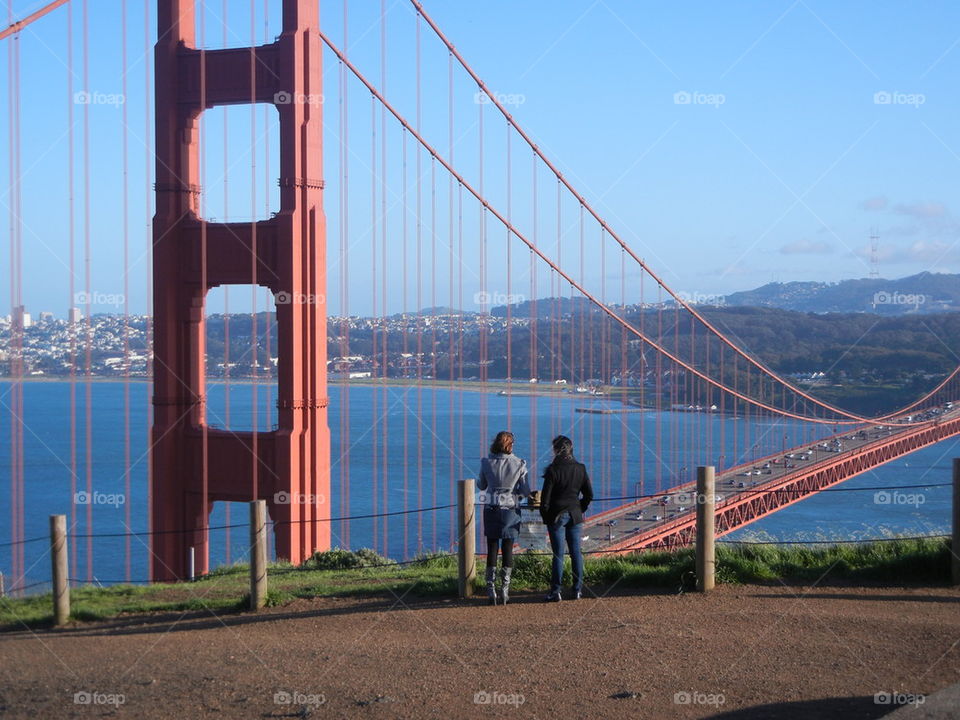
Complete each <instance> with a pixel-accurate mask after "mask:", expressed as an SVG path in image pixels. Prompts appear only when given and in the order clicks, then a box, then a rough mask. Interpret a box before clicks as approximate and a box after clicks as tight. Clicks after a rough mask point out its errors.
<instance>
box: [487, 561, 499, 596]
mask: <svg viewBox="0 0 960 720" xmlns="http://www.w3.org/2000/svg"><path fill="white" fill-rule="evenodd" d="M496 577H497V568H496V567H491V566H489V565H488V566H487V577H486V580H487V605H496V604H497V585H496Z"/></svg>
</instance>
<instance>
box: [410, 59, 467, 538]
mask: <svg viewBox="0 0 960 720" xmlns="http://www.w3.org/2000/svg"><path fill="white" fill-rule="evenodd" d="M447 123H448V127H447V139H448V143H449V148H448V150H447V155H448V157H449V158H450V162H451V163H452V162H453V53H451V52H450V51H449V50H448V51H447ZM404 207H406V203H404ZM447 221H448V222H447V242H448V244H449V248H450V267H449V278H450V279H449V282H450V287H449V290H450V292H449V297H450V307H451V308H453V307H454V297H453V291H454V287H453V277H454V275H453V273H454V267H453V264H454V257H455V256H454V248H453V175H451V174H450V173H447ZM448 317H449V314H448ZM446 333H447V338H448V343H447V362H448V363H449V364H450V368H449V376H450V389H449V390H448V391H447V414H448V415H449V417H450V421H449V440H448V442H449V443H450V448H451V452H450V453H449V455H450V469H449V477H448V478H447V497H448V498H450V499H451V500H452V499H453V497H454V492H455V488H456V477H455V476H456V454H455V453H454V452H453V451H452V449H453V448H454V447H456V446H455V444H454V419H453V413H454V403H453V395H454V390H453V381H454V377H455V376H454V371H453V365H454V355H455V349H456V346H455V344H454V332H453V327H452V325H451V324H450V323H449V322H448V323H446ZM404 445H406V443H404ZM447 527H448V531H447V547H448V548H450V549H452V548H453V546H454V543H455V542H456V523H455V522H454V508H453V503H452V502H451V503H450V510H449V511H448V515H447Z"/></svg>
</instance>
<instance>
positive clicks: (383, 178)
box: [380, 0, 390, 557]
mask: <svg viewBox="0 0 960 720" xmlns="http://www.w3.org/2000/svg"><path fill="white" fill-rule="evenodd" d="M380 91H381V92H382V93H384V95H386V92H387V3H386V0H380ZM380 164H381V167H380V234H381V246H380V252H381V260H380V276H381V279H382V287H381V289H380V308H381V311H380V315H381V316H382V317H383V342H382V352H383V377H384V383H383V438H382V441H381V443H380V451H381V453H382V456H383V459H382V462H381V468H382V471H383V482H382V483H381V487H382V492H383V503H382V508H383V512H384V517H383V554H384V555H385V556H387V557H389V555H390V550H389V539H390V534H389V531H390V522H389V521H390V518H389V517H388V516H387V515H386V513H388V512H389V511H390V506H389V501H388V489H389V487H390V482H389V464H388V452H387V437H388V436H389V413H388V412H387V404H388V389H389V386H388V384H387V376H388V374H389V373H388V366H387V350H388V343H387V333H388V324H387V108H386V107H384V106H383V105H381V106H380Z"/></svg>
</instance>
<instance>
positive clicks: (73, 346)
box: [67, 4, 149, 578]
mask: <svg viewBox="0 0 960 720" xmlns="http://www.w3.org/2000/svg"><path fill="white" fill-rule="evenodd" d="M73 78H74V72H73V5H72V4H67V178H68V182H67V185H68V188H69V191H68V199H67V214H68V216H69V219H68V223H67V225H68V237H67V241H68V242H69V243H70V303H69V305H68V308H69V309H68V311H67V323H68V325H69V329H70V330H69V331H70V538H69V540H70V577H74V578H75V577H78V575H77V542H76V532H77V531H76V528H77V503H76V501H75V498H76V494H77V478H78V474H77V472H78V471H77V326H78V323H77V322H75V320H76V318H75V317H74V312H73V310H74V306H75V305H78V304H79V303H77V295H76V290H77V288H76V277H77V272H76V214H75V212H76V210H75V206H74V197H75V196H74V189H75V188H74V185H75V181H76V178H75V168H74V137H73V136H74V131H73V112H74V104H75V103H74V96H73ZM148 207H149V206H148ZM148 446H149V442H148Z"/></svg>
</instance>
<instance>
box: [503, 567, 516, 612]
mask: <svg viewBox="0 0 960 720" xmlns="http://www.w3.org/2000/svg"><path fill="white" fill-rule="evenodd" d="M512 573H513V568H512V567H505V568H500V582H501V583H503V587H502V589H501V591H500V594H501V597H502V598H503V604H504V605H506V604H507V603H508V602H509V601H510V575H511V574H512Z"/></svg>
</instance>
